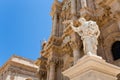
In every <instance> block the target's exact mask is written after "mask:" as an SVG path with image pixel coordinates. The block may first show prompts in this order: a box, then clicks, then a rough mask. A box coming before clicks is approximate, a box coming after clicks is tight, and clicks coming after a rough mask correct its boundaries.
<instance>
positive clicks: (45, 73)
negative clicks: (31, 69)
mask: <svg viewBox="0 0 120 80" xmlns="http://www.w3.org/2000/svg"><path fill="white" fill-rule="evenodd" d="M51 17H52V21H53V25H52V33H51V36H50V38H49V40H48V41H47V42H46V41H45V42H43V45H42V51H41V53H40V54H41V57H40V58H39V59H38V60H37V61H36V64H37V65H38V66H39V73H38V74H39V75H40V80H68V78H67V77H65V76H63V74H62V72H63V71H66V70H67V69H69V68H70V67H72V66H73V65H75V64H76V63H77V61H78V60H79V59H81V58H82V57H83V56H84V55H85V53H84V51H83V42H82V40H81V37H80V36H79V35H78V34H77V33H76V32H75V31H73V30H72V28H71V27H70V26H69V24H63V22H64V21H66V20H77V19H79V18H81V17H84V18H85V19H86V20H87V21H88V20H92V21H95V22H96V23H97V25H98V26H99V29H100V33H101V34H100V36H99V38H98V44H99V45H98V46H97V48H98V50H97V55H98V56H101V57H102V58H103V59H104V60H106V61H107V62H108V63H110V64H113V65H117V66H119V67H120V1H119V0H62V1H58V0H54V2H53V5H52V10H51Z"/></svg>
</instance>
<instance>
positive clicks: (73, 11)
mask: <svg viewBox="0 0 120 80" xmlns="http://www.w3.org/2000/svg"><path fill="white" fill-rule="evenodd" d="M76 9H77V8H76V0H71V14H72V15H73V16H72V18H73V19H76V16H75V15H76Z"/></svg>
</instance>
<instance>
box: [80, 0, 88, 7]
mask: <svg viewBox="0 0 120 80" xmlns="http://www.w3.org/2000/svg"><path fill="white" fill-rule="evenodd" d="M81 6H82V8H86V7H87V1H86V0H81Z"/></svg>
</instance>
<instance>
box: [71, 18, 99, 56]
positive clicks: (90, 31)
mask: <svg viewBox="0 0 120 80" xmlns="http://www.w3.org/2000/svg"><path fill="white" fill-rule="evenodd" d="M78 21H79V22H80V24H81V25H79V26H74V24H73V21H71V22H70V26H71V27H72V29H73V30H74V31H75V32H77V33H78V34H79V36H81V39H82V41H83V47H84V53H85V54H88V55H97V45H98V40H97V39H98V37H99V35H100V31H99V28H98V25H97V24H96V22H94V21H86V20H85V19H84V18H80V19H79V20H78Z"/></svg>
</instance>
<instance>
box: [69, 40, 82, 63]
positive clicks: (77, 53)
mask: <svg viewBox="0 0 120 80" xmlns="http://www.w3.org/2000/svg"><path fill="white" fill-rule="evenodd" d="M70 45H71V48H72V49H73V57H74V64H76V63H77V61H78V60H79V59H80V57H81V55H80V49H79V48H80V45H79V44H78V43H77V42H75V41H72V42H71V43H70Z"/></svg>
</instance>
